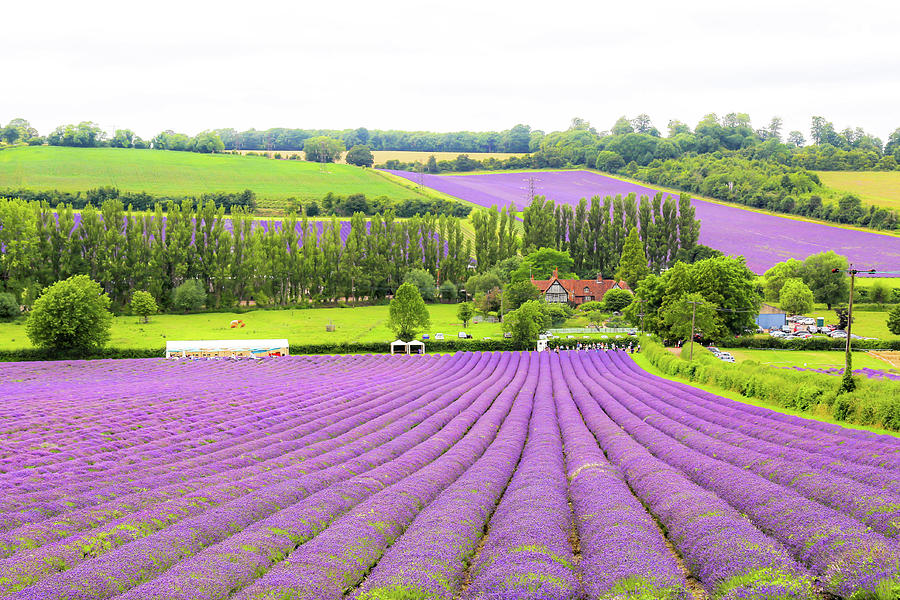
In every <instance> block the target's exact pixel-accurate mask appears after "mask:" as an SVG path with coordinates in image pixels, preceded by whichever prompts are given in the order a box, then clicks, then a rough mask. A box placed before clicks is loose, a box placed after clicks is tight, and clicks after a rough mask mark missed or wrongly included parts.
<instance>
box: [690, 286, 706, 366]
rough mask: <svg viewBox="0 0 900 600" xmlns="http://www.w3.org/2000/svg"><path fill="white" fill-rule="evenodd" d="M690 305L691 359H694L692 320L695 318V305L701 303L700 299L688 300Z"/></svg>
mask: <svg viewBox="0 0 900 600" xmlns="http://www.w3.org/2000/svg"><path fill="white" fill-rule="evenodd" d="M688 304H690V305H692V307H691V360H694V322H695V321H696V320H697V305H698V304H703V303H702V302H700V301H697V300H695V301H693V302H688Z"/></svg>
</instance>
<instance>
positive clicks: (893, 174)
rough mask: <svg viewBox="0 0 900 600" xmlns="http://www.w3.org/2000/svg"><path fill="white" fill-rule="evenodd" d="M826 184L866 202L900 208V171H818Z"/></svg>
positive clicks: (817, 173)
mask: <svg viewBox="0 0 900 600" xmlns="http://www.w3.org/2000/svg"><path fill="white" fill-rule="evenodd" d="M816 175H818V176H819V179H821V180H822V183H824V184H825V185H826V186H828V187H830V188H833V189H835V190H838V191H841V192H849V193H852V194H856V195H857V196H859V198H860V200H862V201H863V203H864V204H874V205H875V206H884V207H886V208H893V209H900V171H816Z"/></svg>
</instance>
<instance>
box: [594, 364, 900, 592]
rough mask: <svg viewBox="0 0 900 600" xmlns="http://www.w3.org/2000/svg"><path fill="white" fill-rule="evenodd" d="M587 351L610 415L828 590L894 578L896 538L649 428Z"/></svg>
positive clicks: (899, 564) (899, 556)
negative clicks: (742, 516)
mask: <svg viewBox="0 0 900 600" xmlns="http://www.w3.org/2000/svg"><path fill="white" fill-rule="evenodd" d="M590 354H591V356H590V357H589V358H588V359H587V360H585V361H583V363H582V364H583V366H584V369H585V371H586V373H587V375H586V376H587V377H590V378H592V380H591V382H590V384H589V387H590V386H592V385H593V386H595V389H597V391H598V392H599V393H597V394H595V398H596V400H597V402H598V403H599V405H600V406H601V407H602V409H603V410H604V411H605V412H606V413H607V414H608V415H609V417H610V418H611V419H612V420H613V421H615V422H616V423H617V424H618V425H619V426H621V427H622V428H623V429H624V430H625V431H627V432H628V434H630V435H631V436H632V437H633V438H634V439H635V440H636V441H637V442H638V443H640V444H641V445H643V446H644V447H645V448H646V449H647V450H648V451H649V452H650V453H652V454H653V455H654V456H656V457H658V458H659V459H660V460H662V461H663V462H665V463H666V464H668V465H670V466H671V467H673V468H675V469H678V470H680V471H681V472H682V473H684V474H685V475H686V476H687V477H689V478H690V479H691V480H692V481H693V482H694V483H696V484H697V485H699V486H701V487H703V488H705V489H707V490H709V491H711V492H713V493H715V494H716V495H718V496H719V497H720V498H721V499H722V500H724V501H725V502H727V503H728V504H730V505H731V506H732V507H734V508H735V509H737V510H739V511H740V512H741V513H743V514H745V515H747V517H748V518H749V519H750V521H751V522H752V523H753V524H754V525H756V526H757V527H759V528H760V529H761V530H762V531H764V532H765V533H766V534H767V535H769V536H771V537H773V538H775V539H776V540H778V541H780V542H781V543H782V544H784V545H785V547H786V548H788V549H789V550H790V551H791V552H792V553H793V554H794V556H795V557H796V558H797V559H798V560H799V561H801V562H803V563H804V564H806V565H808V566H809V567H810V568H811V569H812V571H813V572H814V573H815V574H816V575H817V576H818V577H819V578H821V581H822V585H823V587H824V589H825V590H826V591H828V592H829V593H832V594H835V595H838V596H841V597H849V596H851V595H852V594H855V593H856V594H860V593H874V591H875V589H876V588H877V587H879V586H883V585H886V582H892V581H893V580H894V578H897V580H896V581H897V584H898V585H900V577H898V575H897V574H898V573H900V553H898V547H897V545H896V543H895V542H894V541H891V540H888V539H887V538H885V537H884V536H883V535H880V534H878V533H875V532H874V531H872V530H871V529H870V528H869V527H866V526H864V525H862V524H860V523H858V522H857V521H855V520H854V519H852V518H851V517H848V516H846V515H844V514H842V513H839V512H838V511H836V510H833V509H830V508H827V507H825V506H823V505H822V504H819V503H817V502H814V501H812V500H809V499H807V498H804V497H803V496H801V495H799V494H798V493H797V492H794V491H793V490H790V489H786V488H784V487H782V486H780V485H778V484H776V483H773V482H771V481H769V480H767V479H765V478H763V477H760V476H758V475H755V474H752V473H749V472H748V471H747V470H746V469H742V468H739V467H735V466H733V465H731V464H729V463H726V462H723V461H720V460H717V459H714V458H710V457H707V456H705V455H703V454H701V453H699V452H696V451H694V450H691V449H690V448H688V447H686V446H685V445H684V444H682V443H680V442H678V441H676V440H674V439H672V438H670V437H668V436H667V435H665V434H664V433H662V432H660V431H657V430H655V429H654V428H653V426H652V425H649V424H647V423H645V422H643V421H642V420H641V419H640V418H638V417H636V416H634V415H632V414H631V413H629V412H628V411H627V410H626V409H625V408H624V406H623V405H622V403H621V402H622V401H620V400H618V399H617V398H616V396H620V397H622V396H624V395H625V394H624V392H622V390H621V388H617V387H616V386H615V385H613V384H611V383H610V380H609V379H608V378H607V377H608V376H604V373H603V362H604V361H609V360H610V359H609V358H608V357H607V356H603V357H601V356H597V354H599V353H590ZM604 354H606V353H604ZM595 361H596V362H597V365H595V364H594V362H595ZM646 377H653V376H652V375H650V374H647V375H646ZM634 401H635V399H634V398H632V399H630V402H634Z"/></svg>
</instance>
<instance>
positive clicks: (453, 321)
mask: <svg viewBox="0 0 900 600" xmlns="http://www.w3.org/2000/svg"><path fill="white" fill-rule="evenodd" d="M456 309H457V305H456V304H429V305H428V312H429V313H430V315H431V327H430V328H429V329H428V331H426V332H424V333H429V334H432V335H433V334H435V333H443V334H444V335H445V336H446V337H447V338H450V337H455V336H456V335H457V333H459V332H460V331H463V327H462V324H461V323H460V322H459V319H457V318H456ZM387 318H388V307H387V306H360V307H354V308H312V309H302V310H255V311H251V312H248V313H244V314H236V313H201V314H195V315H171V314H167V315H155V316H153V317H151V319H150V322H149V323H146V324H144V323H140V322H139V321H140V319H139V318H138V317H132V316H120V317H116V318H114V319H113V325H112V330H111V335H112V338H111V339H110V342H109V345H110V346H112V347H115V348H161V347H163V346H165V345H166V340H220V339H221V340H232V339H270V338H279V339H280V338H287V340H288V341H289V342H290V343H292V344H326V343H329V342H335V343H339V342H378V341H384V342H385V344H387V342H390V341H392V340H393V339H394V335H393V333H392V332H391V330H390V329H388V327H387ZM232 319H240V320H242V321H244V323H245V324H246V327H243V328H236V329H231V328H230V327H229V325H230V323H231V321H232ZM328 323H334V327H335V330H334V331H332V332H329V331H325V326H326V325H327V324H328ZM24 324H25V323H24V319H18V320H16V321H14V322H11V323H0V349H3V350H11V349H16V348H31V347H32V346H31V342H30V341H29V340H28V337H27V336H26V335H25V327H24ZM466 331H468V332H469V333H470V334H472V336H473V337H474V339H481V338H484V337H493V338H495V339H496V338H500V337H502V336H503V333H502V329H501V325H500V324H499V323H477V324H472V323H469V327H468V329H467V330H466ZM385 347H387V346H385Z"/></svg>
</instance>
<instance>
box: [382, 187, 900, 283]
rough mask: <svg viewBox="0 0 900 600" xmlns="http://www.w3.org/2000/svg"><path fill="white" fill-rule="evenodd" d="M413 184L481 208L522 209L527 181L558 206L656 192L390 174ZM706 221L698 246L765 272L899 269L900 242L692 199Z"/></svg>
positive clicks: (648, 188)
mask: <svg viewBox="0 0 900 600" xmlns="http://www.w3.org/2000/svg"><path fill="white" fill-rule="evenodd" d="M389 172H390V173H393V174H394V175H398V176H400V177H404V178H406V179H409V180H410V181H413V182H416V183H418V182H419V181H420V178H421V181H422V183H423V185H426V186H428V187H430V188H433V189H435V190H438V191H440V192H443V193H445V194H450V195H451V196H456V197H457V198H461V199H463V200H467V201H469V202H472V203H474V204H478V205H480V206H491V205H492V204H496V205H497V206H508V205H510V204H513V203H515V205H516V206H517V207H518V208H519V210H521V209H522V208H524V206H525V205H526V204H527V203H528V198H529V193H530V182H529V179H531V178H533V179H534V191H535V194H542V195H544V196H546V197H547V198H549V199H551V200H554V201H556V202H566V203H568V204H572V205H574V204H577V203H578V201H579V200H580V199H581V198H590V197H591V196H596V195H599V196H607V195H611V196H612V195H616V194H622V195H625V194H630V193H632V192H634V193H635V194H637V195H638V196H641V195H653V194H656V192H657V190H655V189H653V188H651V187H647V186H643V185H639V184H635V183H629V182H627V181H621V180H619V179H615V178H613V177H606V176H604V175H601V174H599V173H592V172H590V171H536V172H533V173H498V174H490V175H419V174H418V173H409V172H406V171H389ZM693 204H694V207H695V209H696V211H697V218H698V219H700V220H701V221H702V223H703V224H702V226H701V228H700V243H701V244H705V245H707V246H711V247H713V248H716V249H718V250H721V251H722V252H724V253H725V254H735V255H737V254H743V255H744V256H746V257H747V266H748V267H750V268H751V269H752V270H753V271H755V272H756V273H763V272H764V271H765V270H766V269H768V268H769V267H771V266H772V265H774V264H775V263H777V262H781V261H784V260H787V259H788V258H797V259H804V258H806V257H807V256H809V255H811V254H816V253H818V252H824V251H826V250H834V251H835V252H837V253H838V254H843V255H844V256H847V257H848V258H849V259H850V262H852V263H853V264H855V265H858V266H860V267H865V268H875V269H878V270H888V271H896V270H897V268H898V265H900V238H898V237H894V236H890V235H882V234H877V233H869V232H865V231H854V230H851V229H842V228H840V227H831V226H828V225H820V224H818V223H808V222H805V221H797V220H794V219H788V218H785V217H778V216H774V215H769V214H765V213H758V212H754V211H751V210H743V209H740V208H735V207H731V206H725V205H722V204H716V203H714V202H706V201H703V200H694V201H693Z"/></svg>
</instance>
